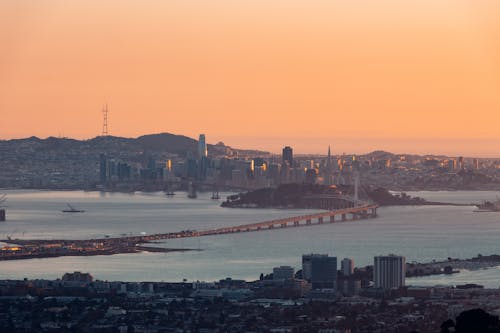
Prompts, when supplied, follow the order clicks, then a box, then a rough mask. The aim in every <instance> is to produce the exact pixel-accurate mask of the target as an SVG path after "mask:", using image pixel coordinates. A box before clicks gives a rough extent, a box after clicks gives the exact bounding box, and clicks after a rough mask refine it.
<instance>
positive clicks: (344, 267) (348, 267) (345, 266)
mask: <svg viewBox="0 0 500 333" xmlns="http://www.w3.org/2000/svg"><path fill="white" fill-rule="evenodd" d="M340 270H341V271H342V274H343V275H344V276H345V277H348V276H351V275H352V274H353V273H354V261H353V260H352V259H351V258H344V259H342V261H341V262H340Z"/></svg>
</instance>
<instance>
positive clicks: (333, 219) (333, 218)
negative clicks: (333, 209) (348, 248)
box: [330, 215, 335, 223]
mask: <svg viewBox="0 0 500 333" xmlns="http://www.w3.org/2000/svg"><path fill="white" fill-rule="evenodd" d="M333 222H335V215H330V223H333Z"/></svg>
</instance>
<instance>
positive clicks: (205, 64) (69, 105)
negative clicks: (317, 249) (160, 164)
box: [0, 0, 500, 157]
mask: <svg viewBox="0 0 500 333" xmlns="http://www.w3.org/2000/svg"><path fill="white" fill-rule="evenodd" d="M0 21H1V22H2V27H1V28H0V43H1V45H2V48H1V52H0V115H1V118H0V119H1V120H0V139H11V138H20V137H28V136H32V135H36V136H40V137H47V136H67V137H74V138H91V137H94V136H97V135H99V134H100V131H101V126H102V114H101V109H102V107H103V105H104V104H105V103H108V106H109V133H110V134H111V135H116V136H127V137H134V136H139V135H143V134H149V133H159V132H170V133H175V134H183V135H187V136H191V137H193V138H197V136H198V134H199V133H205V134H206V135H207V140H208V142H209V143H216V142H217V141H224V142H225V143H226V144H228V145H231V146H234V147H238V148H256V149H263V150H269V151H273V152H278V151H280V149H281V148H282V147H283V146H285V145H291V146H293V147H294V151H295V152H297V153H298V154H301V153H325V154H326V150H327V147H328V145H329V144H331V145H332V146H333V149H334V153H335V154H339V153H342V152H344V151H345V152H354V153H362V152H368V151H371V150H375V149H384V150H389V151H393V152H408V153H443V154H450V155H467V156H485V157H486V156H495V157H500V150H499V147H500V132H499V130H498V128H499V123H500V2H498V1H486V0H432V1H431V0H423V1H396V0H383V1H368V0H364V1H363V0H358V1H331V0H330V1H321V0H312V1H298V0H296V1H281V0H277V1H264V0H252V1H249V0H248V1H247V0H242V1H230V0H211V1H202V0H183V1H154V0H149V1H123V0H120V1H118V0H113V1H111V0H110V1H88V0H87V1H83V0H75V1H63V0H60V1H55V0H50V1H14V0H13V1H9V0H7V1H2V2H1V3H0Z"/></svg>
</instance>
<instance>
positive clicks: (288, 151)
mask: <svg viewBox="0 0 500 333" xmlns="http://www.w3.org/2000/svg"><path fill="white" fill-rule="evenodd" d="M282 156H283V165H285V164H288V165H289V166H290V167H291V166H293V149H292V147H289V146H286V147H285V148H283V155H282Z"/></svg>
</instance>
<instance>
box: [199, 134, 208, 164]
mask: <svg viewBox="0 0 500 333" xmlns="http://www.w3.org/2000/svg"><path fill="white" fill-rule="evenodd" d="M204 157H205V158H206V157H208V150H207V143H206V140H205V134H200V138H199V139H198V159H200V160H201V159H202V158H204Z"/></svg>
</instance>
